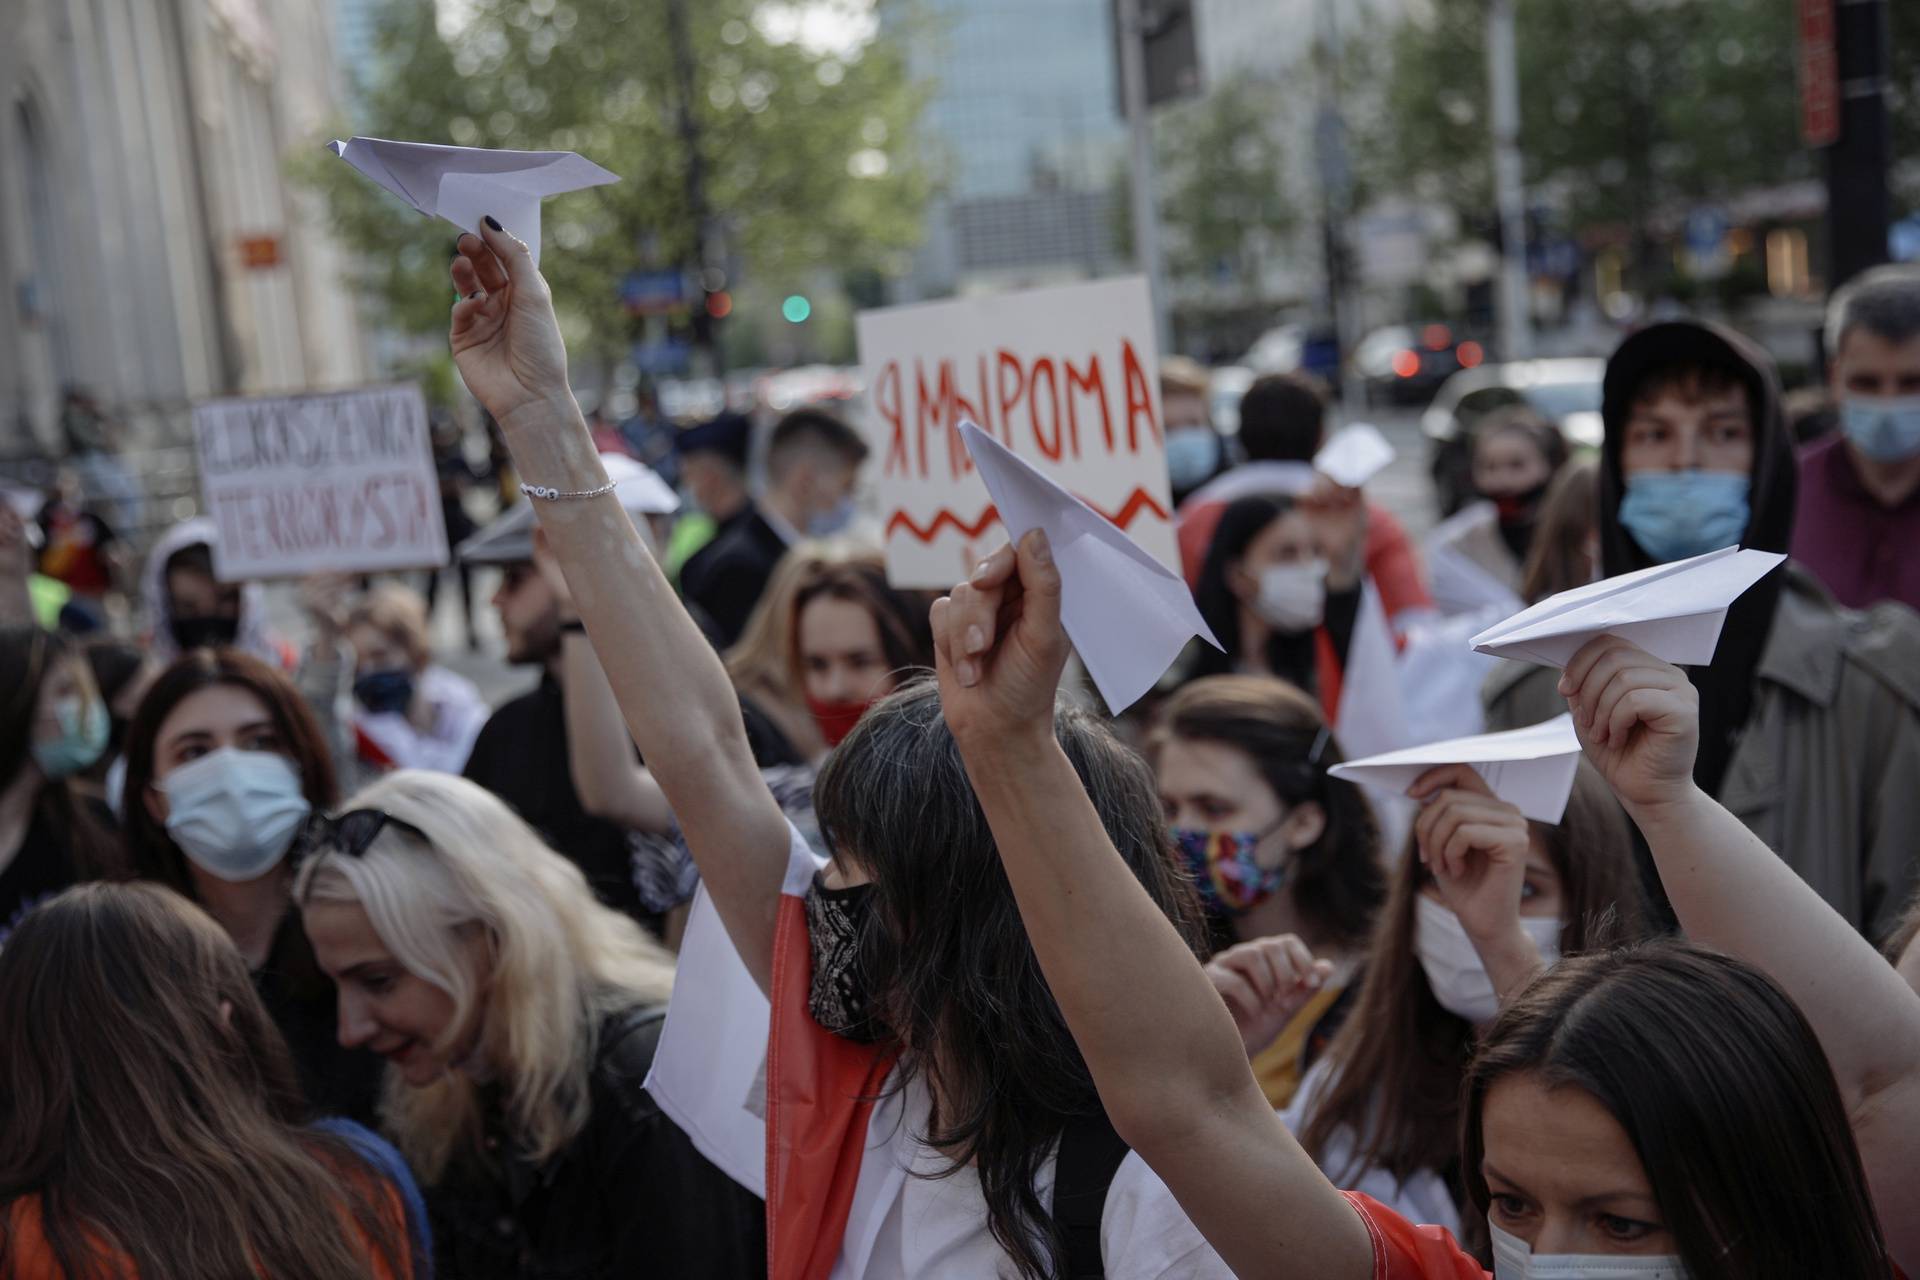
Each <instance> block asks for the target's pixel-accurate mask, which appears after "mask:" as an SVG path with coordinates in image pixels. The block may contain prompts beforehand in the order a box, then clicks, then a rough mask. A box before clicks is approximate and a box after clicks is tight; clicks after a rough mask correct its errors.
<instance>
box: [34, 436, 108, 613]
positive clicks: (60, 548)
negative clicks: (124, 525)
mask: <svg viewBox="0 0 1920 1280" xmlns="http://www.w3.org/2000/svg"><path fill="white" fill-rule="evenodd" d="M38 524H39V528H40V564H39V568H40V572H41V573H43V574H45V575H46V576H47V577H49V578H52V579H54V580H55V581H56V582H61V583H64V584H66V587H67V590H68V591H69V592H70V593H71V594H70V597H69V600H68V604H67V606H66V610H63V614H64V613H66V611H68V610H70V611H75V612H76V613H77V617H76V616H73V615H72V614H68V615H67V616H69V617H70V618H71V620H72V621H74V622H77V623H79V624H81V625H77V626H69V627H68V628H67V629H68V630H71V631H97V630H101V629H103V628H105V627H106V625H107V619H108V612H107V599H108V597H109V596H111V595H113V594H115V593H116V592H118V590H119V589H120V578H121V560H122V556H123V555H124V544H123V543H122V541H121V539H120V537H119V535H118V534H116V533H115V532H114V530H113V526H112V525H110V524H108V523H107V521H106V520H104V519H102V518H101V516H100V515H99V513H98V512H97V511H95V510H94V509H93V505H92V504H90V503H88V502H87V501H86V499H85V497H84V495H83V494H82V491H81V486H80V477H79V475H78V474H77V473H76V472H74V471H73V470H71V469H70V468H66V467H62V468H61V470H60V473H59V476H58V478H57V479H56V480H55V482H54V488H53V491H52V493H50V494H49V495H48V496H47V501H46V505H44V506H43V507H41V508H40V515H39V518H38Z"/></svg>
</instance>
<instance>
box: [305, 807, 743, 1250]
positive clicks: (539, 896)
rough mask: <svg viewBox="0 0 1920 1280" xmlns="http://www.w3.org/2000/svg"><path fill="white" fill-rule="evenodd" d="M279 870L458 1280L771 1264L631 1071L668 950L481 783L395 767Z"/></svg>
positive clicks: (662, 988) (645, 1037)
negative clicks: (288, 874)
mask: <svg viewBox="0 0 1920 1280" xmlns="http://www.w3.org/2000/svg"><path fill="white" fill-rule="evenodd" d="M301 854H302V866H301V869H300V874H299V878H298V880H297V882H296V883H295V886H294V892H295V897H296V899H297V900H298V902H299V904H300V909H301V912H302V914H303V916H304V918H305V921H306V928H307V931H308V932H309V934H310V935H311V936H312V938H313V940H314V949H315V951H316V953H317V955H318V956H319V960H320V963H321V965H322V966H323V967H324V968H325V969H326V971H327V972H328V974H330V975H331V976H332V978H333V979H334V981H335V982H336V983H338V985H339V993H340V994H339V1002H340V1020H339V1029H340V1039H341V1041H342V1043H344V1044H347V1045H351V1046H353V1047H354V1048H356V1049H363V1050H370V1051H372V1052H375V1053H378V1054H380V1055H381V1056H382V1057H384V1058H385V1059H386V1061H387V1063H388V1067H387V1081H388V1094H387V1096H388V1107H387V1110H386V1123H387V1129H388V1132H389V1133H391V1134H392V1135H393V1136H394V1138H395V1139H396V1140H397V1141H398V1143H399V1145H400V1148H401V1150H402V1151H404V1152H405V1153H406V1155H407V1158H408V1159H409V1161H411V1163H412V1165H413V1167H414V1169H415V1170H416V1171H417V1172H418V1173H419V1175H420V1177H421V1179H422V1180H423V1181H424V1182H425V1183H426V1185H427V1205H428V1211H429V1213H430V1215H431V1217H432V1221H433V1226H434V1238H435V1240H436V1242H437V1244H438V1248H439V1255H440V1265H441V1267H442V1268H443V1269H444V1271H445V1272H446V1274H448V1275H450V1276H459V1277H462V1278H463V1280H494V1278H496V1277H498V1278H499V1280H536V1278H546V1277H553V1278H555V1280H558V1278H559V1277H563V1276H565V1277H572V1276H581V1277H585V1276H630V1277H635V1278H636V1280H641V1278H644V1277H660V1280H703V1278H712V1280H734V1278H736V1277H738V1278H741V1280H745V1278H747V1277H753V1276H761V1275H764V1274H765V1273H766V1244H765V1234H764V1220H765V1210H764V1208H763V1206H762V1205H761V1203H760V1200H759V1199H758V1197H756V1196H754V1195H753V1194H752V1193H751V1192H748V1191H746V1190H744V1189H743V1188H741V1187H739V1186H736V1185H734V1184H733V1183H732V1182H731V1181H730V1180H729V1179H728V1178H727V1176H726V1175H725V1174H723V1173H721V1172H720V1171H719V1170H718V1169H716V1168H715V1167H714V1166H713V1165H712V1164H711V1163H709V1162H708V1161H707V1159H706V1158H705V1157H703V1156H702V1155H701V1154H700V1152H699V1151H698V1150H696V1149H695V1147H694V1144H693V1142H692V1140H691V1139H690V1138H689V1137H688V1136H687V1135H686V1134H684V1133H682V1132H681V1131H680V1130H679V1129H678V1128H676V1127H675V1126H674V1124H673V1122H672V1121H671V1120H669V1119H667V1117H666V1116H665V1115H663V1114H662V1113H661V1111H660V1108H659V1106H658V1105H657V1104H656V1103H655V1102H654V1100H653V1098H652V1096H651V1095H650V1094H649V1093H648V1091H647V1090H646V1089H644V1088H643V1087H642V1085H643V1082H644V1081H645V1080H646V1078H647V1073H648V1071H649V1069H650V1068H651V1066H652V1063H653V1056H654V1050H655V1046H656V1045H657V1044H658V1042H659V1038H660V1032H661V1026H662V1020H663V1016H664V1013H665V1008H666V1003H667V997H668V995H669V994H670V993H671V992H672V990H673V961H672V959H671V957H669V956H668V955H667V954H666V952H665V951H663V950H662V949H661V948H660V947H659V945H658V944H656V943H654V942H653V941H652V940H651V939H649V938H648V937H647V936H646V935H645V934H644V933H642V932H641V930H640V928H639V926H638V925H637V924H635V923H634V922H633V921H632V920H630V919H628V918H626V917H625V916H622V915H621V914H620V913H618V912H616V911H612V910H610V909H608V908H607V907H605V906H603V905H601V904H600V903H599V902H597V901H595V899H594V895H593V892H592V890H591V889H589V887H588V885H587V882H586V880H585V879H584V878H583V877H582V876H581V874H580V871H579V868H578V867H575V866H573V865H572V864H571V863H569V862H568V861H567V860H566V859H565V858H562V857H560V856H559V855H558V854H556V853H555V852H554V851H553V850H551V849H549V848H547V847H546V846H545V845H543V844H542V843H541V842H540V839H539V837H538V836H537V835H535V834H534V832H533V831H532V830H531V829H530V828H529V827H528V826H527V824H526V823H524V822H522V821H521V820H520V819H519V818H517V817H515V816H514V814H513V812H512V811H511V810H509V809H508V808H507V807H506V806H505V805H504V804H502V803H501V802H500V801H499V800H498V799H497V798H495V797H494V796H492V795H489V794H488V793H487V792H485V791H482V790H481V789H480V788H479V787H476V786H474V785H473V784H472V783H470V782H467V781H465V780H463V779H460V778H454V777H450V776H448V775H445V774H431V773H423V772H419V771H401V772H398V773H394V774H391V775H389V776H388V777H386V778H383V779H381V780H380V781H379V782H376V783H374V784H373V785H372V786H370V787H368V788H366V789H365V790H364V791H362V792H360V793H359V794H358V795H356V796H354V797H353V798H352V800H350V801H349V802H348V804H347V806H346V808H345V809H344V810H343V811H342V812H341V813H339V814H338V815H336V816H333V817H322V818H317V819H315V820H314V822H313V823H312V824H311V827H310V829H309V830H308V832H307V833H306V835H305V836H304V837H303V839H302V848H301Z"/></svg>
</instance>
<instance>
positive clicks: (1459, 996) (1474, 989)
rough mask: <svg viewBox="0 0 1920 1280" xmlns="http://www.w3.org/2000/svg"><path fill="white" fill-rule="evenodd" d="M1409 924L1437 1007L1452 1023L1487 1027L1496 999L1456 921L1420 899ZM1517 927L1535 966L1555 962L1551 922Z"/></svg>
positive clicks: (1555, 931) (1555, 930) (1532, 920)
mask: <svg viewBox="0 0 1920 1280" xmlns="http://www.w3.org/2000/svg"><path fill="white" fill-rule="evenodd" d="M1418 904H1419V905H1418V907H1417V910H1416V914H1415V915H1414V920H1413V951H1414V954H1415V955H1417V956H1419V957H1420V967H1421V968H1422V969H1425V970H1426V971H1427V985H1428V986H1430V987H1432V988H1433V998H1434V999H1436V1000H1438V1001H1439V1002H1440V1007H1441V1008H1442V1009H1445V1010H1446V1011H1447V1012H1448V1013H1451V1014H1453V1015H1454V1016H1455V1017H1457V1018H1465V1019H1466V1020H1467V1021H1468V1022H1471V1023H1473V1024H1474V1025H1475V1026H1479V1025H1480V1024H1481V1023H1483V1022H1492V1021H1493V1019H1494V1016H1495V1015H1496V1014H1498V1013H1499V1012H1500V997H1499V996H1498V995H1496V994H1495V993H1494V990H1493V979H1492V978H1490V977H1488V976H1487V967H1486V965H1484V964H1483V963H1481V961H1480V952H1479V951H1478V950H1477V949H1476V948H1475V947H1474V945H1473V939H1472V938H1469V937H1468V936H1467V929H1466V926H1465V925H1463V924H1461V923H1460V917H1459V916H1457V915H1455V914H1453V912H1452V911H1450V910H1448V909H1447V907H1446V906H1445V905H1444V904H1442V903H1439V902H1436V901H1434V900H1433V899H1432V898H1429V897H1428V896H1427V895H1426V894H1424V893H1423V894H1421V895H1419V898H1418ZM1520 927H1521V928H1522V929H1524V930H1526V933H1527V936H1528V937H1529V938H1532V939H1533V945H1534V946H1535V947H1537V948H1539V951H1540V961H1541V963H1542V964H1545V965H1546V966H1547V967H1548V968H1552V967H1553V965H1554V963H1555V962H1556V961H1558V960H1559V959H1560V921H1558V920H1556V919H1555V918H1554V917H1552V916H1521V917H1520Z"/></svg>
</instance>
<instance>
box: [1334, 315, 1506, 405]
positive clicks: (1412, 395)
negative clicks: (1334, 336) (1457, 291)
mask: <svg viewBox="0 0 1920 1280" xmlns="http://www.w3.org/2000/svg"><path fill="white" fill-rule="evenodd" d="M1486 359H1487V348H1486V345H1485V344H1484V343H1482V342H1480V341H1479V340H1478V339H1476V338H1472V337H1469V336H1467V335H1465V334H1463V333H1460V332H1459V331H1458V330H1456V329H1454V328H1453V326H1451V325H1446V324H1440V323H1437V322H1436V323H1433V324H1424V325H1420V326H1418V327H1416V326H1413V325H1404V324H1397V325H1389V326H1388V327H1387V328H1384V329H1375V330H1374V331H1373V332H1372V333H1370V334H1368V335H1367V336H1366V337H1364V338H1362V339H1361V340H1360V342H1359V344H1358V345H1356V346H1355V347H1354V349H1353V367H1354V372H1356V373H1358V374H1359V375H1360V379H1361V383H1362V385H1363V386H1365V387H1366V391H1367V399H1368V400H1369V401H1374V402H1385V403H1387V404H1400V405H1405V404H1424V403H1425V402H1426V401H1427V400H1429V399H1431V398H1432V396H1433V395H1434V393H1435V392H1436V391H1438V390H1439V388H1440V385H1441V384H1442V383H1444V382H1445V381H1446V380H1447V379H1448V378H1450V377H1452V376H1453V375H1454V374H1456V373H1459V372H1460V371H1461V370H1462V369H1475V368H1478V367H1480V366H1481V365H1483V364H1484V363H1485V362H1486Z"/></svg>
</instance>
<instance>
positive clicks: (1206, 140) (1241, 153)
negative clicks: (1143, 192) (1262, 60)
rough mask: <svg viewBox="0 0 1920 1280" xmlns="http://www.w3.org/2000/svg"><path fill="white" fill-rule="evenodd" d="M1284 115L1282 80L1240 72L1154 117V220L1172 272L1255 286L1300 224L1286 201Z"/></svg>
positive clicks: (1177, 275)
mask: <svg viewBox="0 0 1920 1280" xmlns="http://www.w3.org/2000/svg"><path fill="white" fill-rule="evenodd" d="M1285 112H1286V101H1285V95H1284V91H1283V89H1282V87H1281V86H1280V85H1279V84H1277V83H1276V82H1274V81H1273V80H1271V79H1262V78H1259V77H1255V76H1252V75H1246V74H1242V75H1239V76H1235V77H1234V78H1232V79H1230V80H1227V81H1226V82H1224V83H1222V84H1220V85H1218V86H1216V87H1214V88H1213V89H1211V90H1210V91H1209V92H1207V93H1206V94H1205V95H1204V96H1202V97H1200V98H1198V99H1195V100H1194V101H1191V102H1183V103H1179V104H1176V105H1174V106H1170V107H1167V108H1165V109H1164V110H1162V111H1161V112H1160V114H1159V116H1158V117H1157V118H1156V119H1155V121H1154V131H1153V132H1154V139H1153V140H1154V160H1155V164H1156V166H1157V167H1158V170H1159V173H1158V180H1159V187H1160V224H1161V226H1162V228H1163V229H1164V230H1165V231H1166V233H1167V266H1168V270H1169V271H1170V272H1171V273H1172V274H1173V275H1174V276H1175V277H1185V278H1198V279H1214V278H1224V279H1228V280H1236V281H1241V282H1243V283H1244V284H1245V285H1246V286H1247V287H1255V286H1257V285H1258V282H1259V281H1260V279H1261V278H1262V275H1263V267H1264V263H1265V261H1266V260H1267V258H1268V257H1269V256H1270V255H1271V254H1273V253H1274V252H1276V251H1278V250H1279V248H1280V247H1281V245H1282V244H1283V243H1284V240H1283V237H1285V236H1286V235H1287V234H1288V233H1289V232H1291V231H1292V230H1293V229H1294V228H1295V227H1296V226H1297V225H1298V223H1299V216H1298V214H1297V213H1296V211H1295V209H1294V208H1293V206H1292V204H1291V203H1289V201H1288V199H1287V178H1286V154H1285V151H1284V149H1283V147H1282V145H1281V142H1280V131H1281V124H1282V121H1283V120H1284V118H1285Z"/></svg>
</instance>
